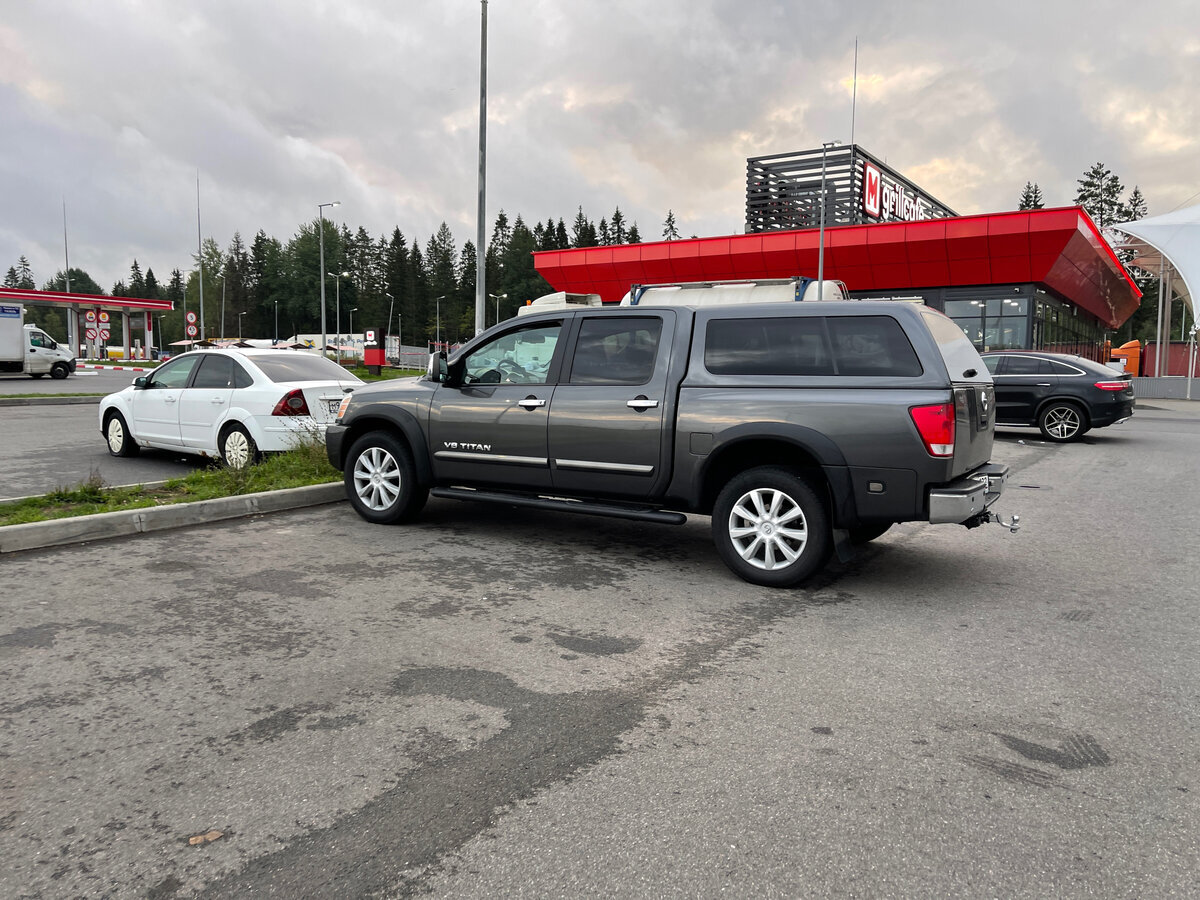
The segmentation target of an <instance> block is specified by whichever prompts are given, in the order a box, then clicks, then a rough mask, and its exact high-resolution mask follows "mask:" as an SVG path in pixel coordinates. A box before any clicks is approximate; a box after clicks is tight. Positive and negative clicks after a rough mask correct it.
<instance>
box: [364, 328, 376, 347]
mask: <svg viewBox="0 0 1200 900" xmlns="http://www.w3.org/2000/svg"><path fill="white" fill-rule="evenodd" d="M363 343H366V344H373V343H375V329H374V328H368V329H367V330H366V333H365V334H363Z"/></svg>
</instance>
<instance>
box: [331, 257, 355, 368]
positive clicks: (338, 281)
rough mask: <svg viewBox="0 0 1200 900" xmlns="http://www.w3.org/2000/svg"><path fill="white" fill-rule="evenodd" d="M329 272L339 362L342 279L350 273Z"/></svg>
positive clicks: (340, 357) (340, 354)
mask: <svg viewBox="0 0 1200 900" xmlns="http://www.w3.org/2000/svg"><path fill="white" fill-rule="evenodd" d="M329 274H330V275H332V276H333V279H334V281H333V284H334V296H335V297H336V298H337V300H336V303H337V306H336V307H335V309H336V312H335V313H334V319H335V321H336V327H337V333H338V334H337V360H338V362H339V363H340V362H341V361H342V279H343V278H345V277H346V276H347V275H349V274H350V273H349V272H330V273H329Z"/></svg>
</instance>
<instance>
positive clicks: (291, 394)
mask: <svg viewBox="0 0 1200 900" xmlns="http://www.w3.org/2000/svg"><path fill="white" fill-rule="evenodd" d="M271 415H273V416H309V415H312V413H310V412H309V411H308V401H307V400H305V399H304V391H302V390H300V388H296V389H295V390H291V391H288V392H287V393H286V394H284V395H283V397H282V398H280V400H279V402H278V403H276V404H275V408H274V409H273V410H271Z"/></svg>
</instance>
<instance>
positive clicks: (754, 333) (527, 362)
mask: <svg viewBox="0 0 1200 900" xmlns="http://www.w3.org/2000/svg"><path fill="white" fill-rule="evenodd" d="M994 409H995V397H994V391H993V386H992V380H991V376H990V375H989V373H988V370H987V369H986V367H985V366H984V365H983V362H982V361H981V360H980V358H979V355H978V354H977V353H976V351H975V348H974V347H973V346H972V345H971V344H970V342H969V341H968V340H967V339H966V337H965V336H964V335H963V333H962V331H961V330H959V329H958V327H957V326H955V325H954V323H953V322H951V321H950V320H949V319H948V318H946V317H945V316H943V315H942V314H941V313H939V312H936V311H934V310H932V309H929V308H927V307H923V306H917V305H914V304H911V303H905V302H870V301H862V302H854V301H846V302H842V301H838V302H822V303H808V302H797V303H774V304H757V305H753V306H720V307H690V306H673V307H665V306H663V307H648V306H636V307H619V308H575V309H561V310H555V311H553V312H544V313H535V314H532V315H527V316H521V317H520V318H517V319H510V320H509V321H507V322H502V323H500V324H499V325H496V326H495V327H493V328H492V329H491V330H489V331H487V332H485V333H483V334H481V335H479V336H478V337H476V338H475V339H474V340H473V341H471V342H470V343H468V344H466V345H465V346H464V347H462V348H461V349H460V350H458V351H457V352H455V353H454V354H453V355H452V356H451V357H449V358H448V359H447V357H446V356H445V354H435V355H434V356H433V357H431V359H430V366H429V372H428V373H427V374H426V375H425V376H423V377H420V378H411V379H402V380H395V381H388V382H379V383H376V384H372V385H368V386H365V387H360V388H357V389H355V390H354V391H353V393H350V394H347V395H346V397H345V399H344V400H343V402H342V407H341V410H340V411H339V414H338V419H337V422H336V424H334V425H331V426H330V427H329V429H328V431H327V432H326V450H327V453H328V456H329V459H330V461H331V462H332V463H333V465H334V466H336V467H337V468H338V469H340V470H342V471H343V472H344V475H345V482H346V491H347V495H348V496H349V498H350V502H351V503H352V504H353V506H354V508H355V509H356V510H357V511H358V513H359V514H360V515H361V516H362V517H363V518H364V519H367V520H368V521H371V522H378V523H397V522H404V521H408V520H411V519H412V518H414V517H415V516H416V515H417V514H418V513H419V512H420V510H421V508H422V507H423V505H424V503H425V500H426V498H427V496H428V495H429V494H431V493H432V494H433V495H434V496H436V497H446V498H453V499H457V500H474V501H491V502H499V503H505V504H510V505H516V506H527V507H533V508H540V509H552V510H561V511H570V512H580V513H589V514H593V515H602V516H615V517H624V518H631V519H639V520H643V521H650V522H660V523H664V524H678V523H682V522H683V521H685V516H684V514H685V513H697V514H702V515H709V516H711V517H712V532H713V540H714V542H715V544H716V549H717V551H718V553H719V554H720V556H721V558H722V560H723V561H724V562H725V563H726V564H727V565H728V566H729V568H730V569H731V570H732V571H733V572H734V573H735V574H737V575H738V576H740V577H741V578H743V579H745V580H746V581H749V582H752V583H754V584H761V585H768V586H774V587H786V586H792V585H796V584H799V583H801V582H802V581H804V580H805V579H807V578H809V577H810V576H812V575H813V574H814V573H815V572H817V571H818V570H820V569H821V568H822V567H823V566H824V565H825V563H826V562H827V561H828V559H829V557H830V555H831V554H832V553H833V552H835V551H837V552H838V553H839V556H842V557H843V558H846V557H847V556H848V554H849V552H850V546H851V545H852V544H855V543H862V542H865V541H869V540H872V539H873V538H876V537H878V536H879V535H881V534H883V532H884V531H886V530H887V529H888V528H889V527H890V526H891V525H892V524H893V523H896V522H908V521H920V522H931V523H958V524H962V525H966V526H967V527H974V526H976V525H980V524H983V523H984V522H987V521H1000V520H999V518H998V517H997V516H996V515H995V514H994V513H992V512H991V511H990V507H991V506H992V504H993V503H994V502H995V501H996V499H997V498H998V497H999V496H1000V494H1001V492H1002V490H1003V487H1004V482H1005V480H1006V478H1007V475H1008V469H1007V467H1006V466H1002V465H996V464H993V463H991V462H990V457H991V453H992V438H993V432H994V428H995V423H994ZM1001 524H1006V525H1007V526H1008V527H1010V528H1013V530H1015V527H1016V526H1015V520H1014V522H1012V523H1001Z"/></svg>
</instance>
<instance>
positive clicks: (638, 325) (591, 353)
mask: <svg viewBox="0 0 1200 900" xmlns="http://www.w3.org/2000/svg"><path fill="white" fill-rule="evenodd" d="M661 334H662V319H659V318H648V317H645V316H639V317H637V318H611V317H608V316H605V317H603V318H601V317H595V318H589V319H585V320H584V321H583V323H582V324H581V326H580V328H579V338H578V340H576V342H575V355H574V357H573V360H572V363H571V377H570V379H569V382H570V383H571V384H645V383H646V382H648V381H649V380H650V377H651V376H652V375H653V374H654V360H655V358H656V357H657V355H658V344H659V338H660V336H661Z"/></svg>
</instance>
